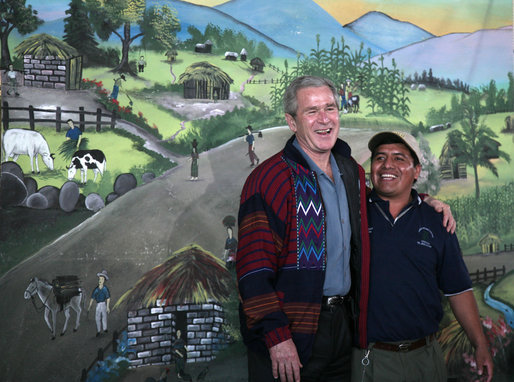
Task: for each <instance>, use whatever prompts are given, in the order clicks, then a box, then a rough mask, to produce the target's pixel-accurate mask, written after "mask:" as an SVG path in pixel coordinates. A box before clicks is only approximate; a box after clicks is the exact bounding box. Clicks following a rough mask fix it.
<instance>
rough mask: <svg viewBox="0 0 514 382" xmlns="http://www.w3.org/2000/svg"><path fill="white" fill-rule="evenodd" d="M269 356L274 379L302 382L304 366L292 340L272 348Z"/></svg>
mask: <svg viewBox="0 0 514 382" xmlns="http://www.w3.org/2000/svg"><path fill="white" fill-rule="evenodd" d="M269 354H270V357H271V369H272V371H273V377H274V378H280V381H281V382H300V368H302V367H303V365H302V364H301V363H300V358H299V357H298V352H297V350H296V346H295V344H294V342H293V340H292V339H288V340H287V341H284V342H281V343H279V344H277V345H275V346H272V347H270V348H269Z"/></svg>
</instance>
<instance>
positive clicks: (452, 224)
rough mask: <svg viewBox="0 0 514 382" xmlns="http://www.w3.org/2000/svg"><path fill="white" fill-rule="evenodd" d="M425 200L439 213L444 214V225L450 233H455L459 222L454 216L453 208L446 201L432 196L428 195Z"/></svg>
mask: <svg viewBox="0 0 514 382" xmlns="http://www.w3.org/2000/svg"><path fill="white" fill-rule="evenodd" d="M424 202H425V203H427V204H428V205H429V206H430V207H432V208H433V209H434V210H436V211H437V212H439V213H442V214H443V226H445V227H446V230H447V231H448V232H450V233H455V228H457V222H456V221H455V219H454V218H453V215H452V210H451V208H450V206H449V205H448V204H446V203H444V202H441V201H440V200H439V199H434V198H433V197H431V196H426V197H425V199H424Z"/></svg>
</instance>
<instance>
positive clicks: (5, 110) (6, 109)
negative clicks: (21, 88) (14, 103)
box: [2, 101, 9, 131]
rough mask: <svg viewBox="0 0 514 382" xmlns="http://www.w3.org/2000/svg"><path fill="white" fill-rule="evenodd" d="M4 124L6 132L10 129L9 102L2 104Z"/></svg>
mask: <svg viewBox="0 0 514 382" xmlns="http://www.w3.org/2000/svg"><path fill="white" fill-rule="evenodd" d="M2 124H3V126H4V131H5V130H7V129H8V128H9V103H8V102H7V101H4V102H3V104H2Z"/></svg>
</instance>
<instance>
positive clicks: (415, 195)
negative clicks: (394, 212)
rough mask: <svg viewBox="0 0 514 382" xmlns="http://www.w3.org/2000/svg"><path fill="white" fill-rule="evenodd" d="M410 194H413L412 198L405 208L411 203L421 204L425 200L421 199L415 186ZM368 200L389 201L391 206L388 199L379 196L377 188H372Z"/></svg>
mask: <svg viewBox="0 0 514 382" xmlns="http://www.w3.org/2000/svg"><path fill="white" fill-rule="evenodd" d="M410 194H411V196H412V200H411V201H410V202H409V203H408V204H407V205H406V206H405V208H407V207H408V206H410V205H413V206H420V205H421V203H423V200H421V197H420V196H419V194H418V192H417V191H416V190H415V189H414V188H413V189H411V192H410ZM368 201H369V202H370V203H387V206H388V207H389V202H388V201H387V200H384V199H382V198H381V197H380V196H378V194H377V192H376V191H375V189H373V190H371V193H370V194H369V196H368ZM388 209H389V208H388Z"/></svg>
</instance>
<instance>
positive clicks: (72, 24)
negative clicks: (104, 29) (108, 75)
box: [63, 0, 100, 63]
mask: <svg viewBox="0 0 514 382" xmlns="http://www.w3.org/2000/svg"><path fill="white" fill-rule="evenodd" d="M69 6H70V7H69V9H67V10H66V12H65V13H66V14H67V15H68V16H67V17H66V18H65V19H64V37H63V40H64V41H65V42H66V43H68V44H69V45H71V46H72V47H74V48H75V49H77V51H78V52H79V54H80V55H82V56H83V57H84V62H85V63H88V62H89V61H90V56H93V57H95V56H98V55H99V53H100V49H99V48H98V42H97V41H96V40H95V36H94V33H93V28H92V27H91V23H90V22H89V18H88V15H87V9H86V5H85V3H84V1H82V0H71V2H70V4H69Z"/></svg>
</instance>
